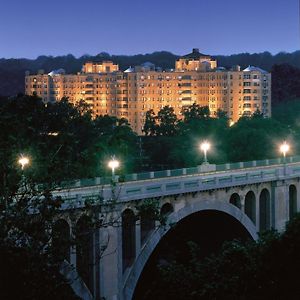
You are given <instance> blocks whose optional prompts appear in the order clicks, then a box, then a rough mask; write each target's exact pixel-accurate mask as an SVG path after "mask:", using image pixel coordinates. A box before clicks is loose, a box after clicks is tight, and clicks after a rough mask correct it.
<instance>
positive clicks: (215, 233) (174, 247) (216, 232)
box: [133, 210, 252, 300]
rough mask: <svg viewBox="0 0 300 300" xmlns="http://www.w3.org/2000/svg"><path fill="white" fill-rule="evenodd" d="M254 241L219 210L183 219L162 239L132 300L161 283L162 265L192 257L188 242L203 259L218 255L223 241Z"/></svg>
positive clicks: (238, 224) (245, 230)
mask: <svg viewBox="0 0 300 300" xmlns="http://www.w3.org/2000/svg"><path fill="white" fill-rule="evenodd" d="M235 238H239V239H242V240H247V239H251V238H252V237H251V234H250V233H249V232H248V230H247V229H246V228H245V227H244V226H243V225H242V224H241V223H240V222H239V221H238V220H237V219H236V218H234V217H233V216H231V215H230V214H227V213H225V212H222V211H218V210H202V211H198V212H195V213H192V214H191V215H189V216H187V217H185V218H183V219H182V220H180V221H179V222H178V223H177V224H176V225H175V226H174V227H173V228H172V229H171V230H169V231H168V232H167V233H166V234H165V235H164V236H163V237H162V239H161V240H160V242H159V243H158V244H157V246H156V247H155V249H154V251H153V252H152V254H151V255H150V258H149V259H148V261H147V263H146V264H145V266H144V268H143V270H142V272H141V275H140V277H139V279H138V281H137V285H136V287H135V290H134V294H133V299H136V300H137V299H150V298H144V297H145V295H146V294H147V293H148V292H149V291H150V290H151V289H153V288H154V287H155V282H156V280H160V276H161V273H160V272H159V266H160V265H162V264H168V263H170V262H171V261H173V260H176V261H183V262H184V260H185V259H186V257H188V256H189V249H190V248H189V246H188V244H189V243H188V242H189V241H192V242H194V243H196V244H197V245H199V247H200V249H201V257H203V258H204V257H205V256H207V255H209V254H212V253H216V252H218V251H219V250H220V249H221V246H222V244H223V242H224V241H228V240H233V239H235Z"/></svg>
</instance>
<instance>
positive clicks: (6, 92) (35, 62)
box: [0, 51, 300, 102]
mask: <svg viewBox="0 0 300 300" xmlns="http://www.w3.org/2000/svg"><path fill="white" fill-rule="evenodd" d="M178 57H179V56H178V55H175V54H172V53H170V52H166V51H160V52H154V53H151V54H138V55H132V56H128V55H110V54H108V53H105V52H102V53H99V54H98V55H95V56H89V55H84V56H81V57H79V58H76V57H74V56H73V55H71V54H69V55H65V56H56V57H53V56H39V57H38V58H36V59H25V58H20V59H4V58H2V59H0V95H3V96H14V95H16V94H18V93H23V92H24V76H25V75H24V74H25V72H26V71H29V72H31V73H32V74H36V73H37V72H38V70H40V69H42V70H44V71H45V72H47V73H48V72H50V71H52V70H54V69H59V68H63V69H65V70H66V72H67V73H77V72H79V71H80V70H81V67H82V65H83V63H84V62H86V61H88V60H93V61H102V60H112V61H113V62H115V63H118V64H119V66H120V69H121V70H125V69H126V68H128V67H129V66H135V65H140V64H142V63H144V62H146V61H150V62H152V63H154V64H155V65H157V66H160V67H162V68H163V69H170V68H174V65H175V60H176V59H177V58H178ZM215 57H216V59H217V60H218V64H219V66H224V67H231V66H233V65H240V66H241V67H242V68H245V67H247V66H248V65H255V66H258V67H261V68H263V69H265V70H267V71H272V74H273V99H274V100H275V102H276V101H277V100H278V99H279V100H281V99H283V98H282V94H284V95H287V96H288V98H293V96H294V94H293V93H290V92H289V91H290V88H291V87H292V89H294V90H295V89H297V88H296V87H297V83H298V82H299V81H300V79H299V78H300V75H299V73H300V71H299V70H298V68H300V51H296V52H293V53H285V52H280V53H278V54H276V55H272V54H271V53H269V52H263V53H254V54H249V53H241V54H234V55H230V56H224V55H217V56H215ZM277 65H284V66H281V67H276V66H277ZM282 68H283V69H282ZM292 77H293V79H292V80H291V82H290V83H289V84H288V87H287V85H286V84H284V82H285V81H286V80H287V79H291V78H292ZM281 79H284V80H285V81H284V82H282V81H281ZM298 86H299V84H298ZM278 88H280V89H284V91H280V92H279V94H278ZM296 95H297V96H300V95H299V92H298V90H297V93H296Z"/></svg>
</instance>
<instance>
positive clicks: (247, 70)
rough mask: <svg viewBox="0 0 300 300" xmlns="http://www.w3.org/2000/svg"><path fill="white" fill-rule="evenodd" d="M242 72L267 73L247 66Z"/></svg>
mask: <svg viewBox="0 0 300 300" xmlns="http://www.w3.org/2000/svg"><path fill="white" fill-rule="evenodd" d="M243 71H244V72H251V71H258V72H261V73H268V72H267V71H265V70H263V69H261V68H259V67H254V66H250V65H249V66H248V67H247V68H246V69H244V70H243Z"/></svg>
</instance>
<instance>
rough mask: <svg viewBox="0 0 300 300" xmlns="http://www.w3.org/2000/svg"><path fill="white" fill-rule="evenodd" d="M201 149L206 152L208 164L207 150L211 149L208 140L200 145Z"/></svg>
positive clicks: (205, 162) (205, 156)
mask: <svg viewBox="0 0 300 300" xmlns="http://www.w3.org/2000/svg"><path fill="white" fill-rule="evenodd" d="M200 149H201V151H203V153H204V161H203V163H204V164H208V160H207V151H208V150H209V149H210V144H209V142H207V141H204V142H203V143H201V145H200Z"/></svg>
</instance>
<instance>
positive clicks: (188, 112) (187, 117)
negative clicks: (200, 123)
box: [182, 103, 210, 123]
mask: <svg viewBox="0 0 300 300" xmlns="http://www.w3.org/2000/svg"><path fill="white" fill-rule="evenodd" d="M182 114H183V118H184V122H185V123H189V122H191V121H195V120H199V119H202V120H203V119H207V118H209V116H210V112H209V108H208V106H200V105H199V104H196V103H193V104H192V105H190V106H185V107H184V108H183V109H182Z"/></svg>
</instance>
